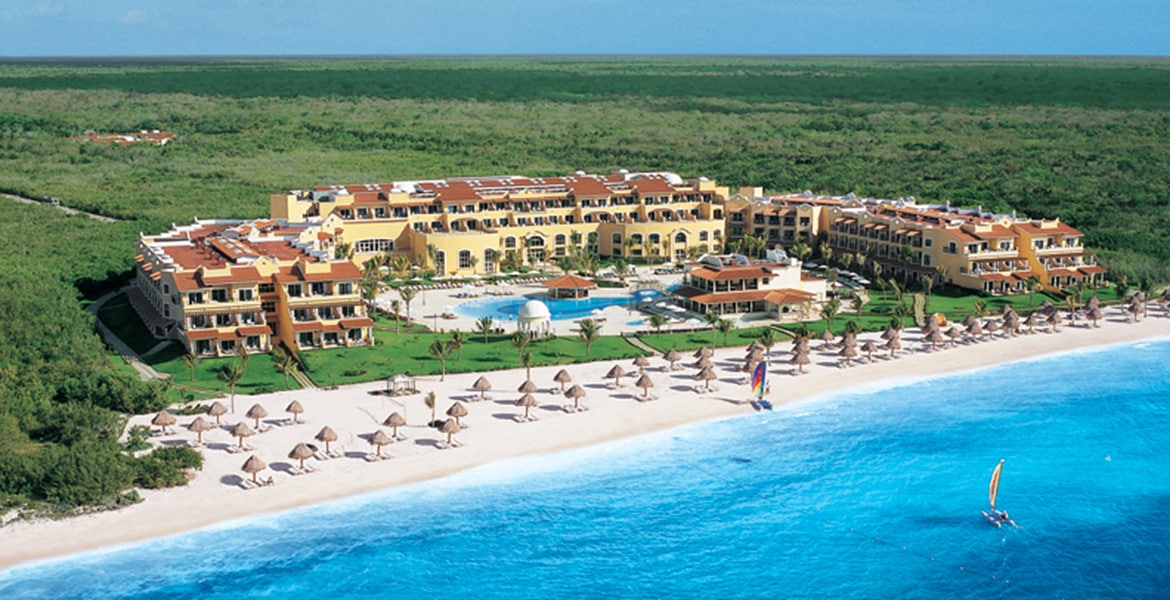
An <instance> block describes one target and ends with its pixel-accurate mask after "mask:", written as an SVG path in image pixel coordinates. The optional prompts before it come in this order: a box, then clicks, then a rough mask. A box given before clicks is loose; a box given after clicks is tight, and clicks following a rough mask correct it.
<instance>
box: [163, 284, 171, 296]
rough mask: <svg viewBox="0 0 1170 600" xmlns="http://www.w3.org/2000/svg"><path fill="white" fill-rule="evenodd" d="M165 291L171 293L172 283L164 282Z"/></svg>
mask: <svg viewBox="0 0 1170 600" xmlns="http://www.w3.org/2000/svg"><path fill="white" fill-rule="evenodd" d="M163 293H164V294H169V293H171V284H169V283H164V284H163Z"/></svg>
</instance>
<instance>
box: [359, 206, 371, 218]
mask: <svg viewBox="0 0 1170 600" xmlns="http://www.w3.org/2000/svg"><path fill="white" fill-rule="evenodd" d="M357 215H358V218H359V219H368V218H370V209H368V208H359V209H358V210H357Z"/></svg>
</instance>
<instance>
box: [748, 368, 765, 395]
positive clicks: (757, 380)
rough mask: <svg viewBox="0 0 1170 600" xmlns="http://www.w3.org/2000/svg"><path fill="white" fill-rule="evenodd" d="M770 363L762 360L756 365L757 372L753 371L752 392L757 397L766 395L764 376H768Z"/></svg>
mask: <svg viewBox="0 0 1170 600" xmlns="http://www.w3.org/2000/svg"><path fill="white" fill-rule="evenodd" d="M767 367H768V365H767V363H765V362H762V361H761V362H760V364H758V365H756V372H755V373H752V394H753V395H755V397H757V398H763V397H764V378H765V377H766V376H767V371H768V368H767Z"/></svg>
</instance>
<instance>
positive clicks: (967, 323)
mask: <svg viewBox="0 0 1170 600" xmlns="http://www.w3.org/2000/svg"><path fill="white" fill-rule="evenodd" d="M978 322H979V317H976V316H975V315H974V314H973V313H968V314H967V317H966V318H965V319H963V322H962V323H961V325H962V326H963V327H966V328H968V329H969V328H970V327H971V326H972V325H974V324H975V323H978Z"/></svg>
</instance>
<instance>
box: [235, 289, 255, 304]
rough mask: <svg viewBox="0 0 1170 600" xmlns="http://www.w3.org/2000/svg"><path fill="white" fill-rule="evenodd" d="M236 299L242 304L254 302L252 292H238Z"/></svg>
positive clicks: (249, 290)
mask: <svg viewBox="0 0 1170 600" xmlns="http://www.w3.org/2000/svg"><path fill="white" fill-rule="evenodd" d="M236 298H238V299H239V301H240V302H250V301H251V300H252V290H251V289H245V290H238V291H237V292H236Z"/></svg>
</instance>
